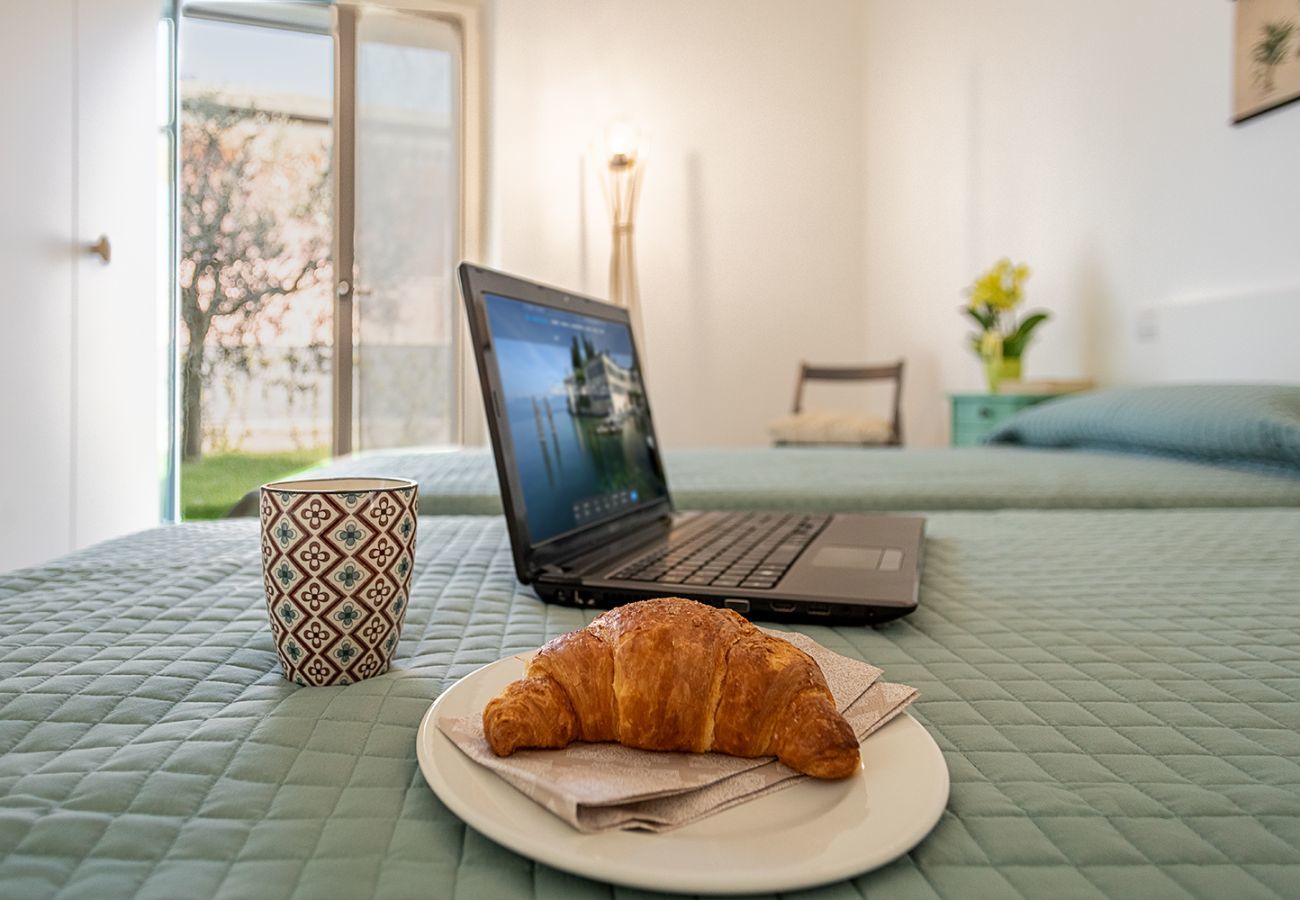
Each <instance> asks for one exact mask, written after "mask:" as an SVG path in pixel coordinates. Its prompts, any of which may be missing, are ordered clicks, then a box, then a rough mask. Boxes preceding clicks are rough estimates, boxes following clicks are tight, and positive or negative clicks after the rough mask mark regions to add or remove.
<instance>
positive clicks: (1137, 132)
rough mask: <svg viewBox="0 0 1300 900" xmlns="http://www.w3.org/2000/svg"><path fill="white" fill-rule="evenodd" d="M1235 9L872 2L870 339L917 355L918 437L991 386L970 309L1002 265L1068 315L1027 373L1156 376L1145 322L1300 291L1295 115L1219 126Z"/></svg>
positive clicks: (943, 425)
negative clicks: (1243, 298)
mask: <svg viewBox="0 0 1300 900" xmlns="http://www.w3.org/2000/svg"><path fill="white" fill-rule="evenodd" d="M1233 9H1234V5H1233V4H1232V3H1229V2H1226V0H1053V2H1050V3H1046V2H1042V0H979V2H971V0H925V2H916V0H868V2H867V5H866V21H865V24H864V27H865V44H864V50H863V52H864V54H865V60H866V71H865V78H866V97H865V103H866V117H865V129H866V137H865V141H866V151H865V167H866V171H867V182H866V186H865V196H866V229H865V240H864V244H863V247H864V249H865V259H866V271H865V281H864V284H865V296H866V310H867V311H866V322H865V327H866V335H867V349H868V351H869V353H871V354H874V355H876V356H880V355H888V354H894V353H900V352H901V353H903V354H904V355H906V357H907V358H908V362H909V364H910V367H911V369H910V373H911V378H910V383H909V386H908V393H907V413H908V425H909V427H910V438H911V442H912V443H940V442H943V441H945V440H946V437H947V421H946V416H947V411H946V405H945V400H944V396H943V394H944V391H945V390H952V389H979V387H980V370H979V366H978V365H977V363H976V361H975V360H974V358H973V357H972V356H971V355H970V354H969V352H968V351H966V350H965V348H964V344H963V335H964V334H965V333H966V331H967V329H966V326H965V324H964V322H963V320H962V318H961V317H960V316H959V315H958V313H957V307H958V306H959V304H960V303H961V302H962V300H963V298H962V295H961V289H962V288H963V287H964V286H965V285H966V284H967V283H968V282H969V281H970V280H971V278H972V277H973V276H974V275H975V274H976V273H977V272H978V271H979V270H980V269H982V268H984V267H986V266H987V265H989V264H991V263H992V262H993V261H995V260H996V259H997V258H998V257H1000V256H1003V255H1010V256H1012V257H1013V258H1014V259H1016V260H1024V261H1027V262H1028V263H1029V264H1030V265H1031V266H1032V267H1033V268H1034V276H1033V278H1032V279H1031V281H1030V282H1029V300H1030V304H1031V305H1041V306H1044V307H1047V308H1049V309H1051V310H1052V311H1053V313H1054V315H1055V318H1054V321H1052V322H1050V323H1048V324H1047V325H1045V326H1044V327H1043V330H1042V331H1041V332H1040V334H1041V338H1040V339H1039V340H1038V342H1037V343H1036V344H1035V345H1033V346H1032V348H1031V349H1030V351H1029V355H1028V356H1027V357H1026V367H1027V371H1026V375H1027V377H1049V376H1063V377H1068V376H1092V377H1096V378H1098V379H1100V380H1101V381H1103V382H1106V383H1114V382H1130V381H1141V380H1146V379H1150V378H1154V377H1157V376H1158V375H1159V372H1158V371H1156V364H1155V363H1154V361H1153V360H1154V358H1155V357H1156V356H1157V355H1158V354H1155V353H1153V352H1152V348H1151V346H1150V344H1149V343H1147V342H1144V341H1143V340H1141V339H1140V338H1139V323H1140V322H1142V321H1144V318H1143V317H1144V313H1145V311H1147V310H1150V309H1154V308H1161V307H1165V306H1167V305H1170V304H1176V303H1179V302H1181V301H1182V300H1184V299H1187V298H1190V297H1205V296H1213V297H1223V296H1233V295H1237V294H1241V295H1245V294H1250V293H1254V292H1257V291H1260V290H1267V289H1271V288H1285V287H1288V286H1295V285H1300V249H1298V248H1300V213H1298V212H1297V211H1300V169H1298V168H1297V160H1300V106H1292V107H1289V108H1284V109H1281V110H1278V111H1276V112H1274V113H1270V114H1268V115H1266V116H1264V117H1262V118H1259V119H1256V120H1254V121H1251V122H1248V123H1246V124H1244V125H1242V126H1239V127H1232V126H1230V125H1229V124H1228V122H1229V118H1230V96H1231V89H1232V84H1231V41H1232V15H1233ZM1296 295H1297V296H1300V293H1297V294H1296ZM1146 321H1150V316H1147V317H1146ZM1223 329H1224V336H1225V342H1224V345H1223V347H1224V349H1223V352H1225V353H1249V352H1250V350H1249V349H1248V348H1245V347H1235V346H1233V344H1232V342H1231V340H1230V337H1231V332H1232V329H1231V323H1230V322H1225V323H1223ZM1296 344H1297V347H1298V348H1300V339H1297V341H1296Z"/></svg>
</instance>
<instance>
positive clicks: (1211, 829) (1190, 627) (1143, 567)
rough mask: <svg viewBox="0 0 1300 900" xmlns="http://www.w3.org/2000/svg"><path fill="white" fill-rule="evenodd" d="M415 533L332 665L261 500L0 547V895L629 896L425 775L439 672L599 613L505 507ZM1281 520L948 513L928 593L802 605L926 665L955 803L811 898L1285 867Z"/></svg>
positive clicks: (1293, 721) (1274, 884)
mask: <svg viewBox="0 0 1300 900" xmlns="http://www.w3.org/2000/svg"><path fill="white" fill-rule="evenodd" d="M419 528H420V538H419V547H418V550H417V560H416V569H415V576H414V582H413V585H412V595H411V605H410V612H409V615H408V618H407V621H406V625H405V629H404V631H403V634H402V640H401V643H400V645H399V648H398V655H397V659H396V661H395V663H394V666H395V668H394V670H393V671H391V672H389V673H387V674H385V675H382V676H379V677H377V678H374V679H371V680H368V681H364V682H360V683H358V684H354V685H350V686H347V687H330V688H298V687H295V686H294V685H292V684H289V683H287V682H285V681H283V680H282V679H281V678H280V675H279V673H278V671H276V666H275V655H274V651H273V648H272V644H271V636H270V631H269V628H268V626H267V623H266V619H265V615H266V614H265V606H264V604H263V602H262V588H261V583H260V574H259V563H258V539H257V528H256V523H255V522H251V521H235V522H222V523H212V524H190V525H184V526H177V527H172V528H167V529H159V530H155V531H151V532H146V533H143V534H141V535H136V536H133V537H131V538H126V539H122V540H118V541H114V542H111V543H108V544H104V545H100V546H98V547H95V548H91V549H89V550H87V551H84V552H81V553H78V554H74V555H72V556H69V557H66V558H63V559H61V560H59V561H57V562H54V563H51V564H49V565H46V566H44V567H41V568H38V569H28V570H24V571H20V572H16V573H12V574H8V575H4V576H0V620H2V621H3V622H4V629H3V632H0V896H3V897H6V898H27V897H47V896H52V895H55V894H58V895H59V896H69V897H95V898H103V897H127V896H139V897H145V898H151V897H167V898H173V897H199V896H210V895H216V896H223V897H266V898H276V897H347V898H353V897H366V896H371V895H376V896H386V897H407V896H431V897H458V898H477V897H503V898H527V897H540V898H568V897H583V898H597V897H611V896H622V897H630V896H632V895H633V893H634V892H629V891H623V890H616V889H613V888H611V887H609V886H608V885H602V884H597V883H594V882H589V881H585V880H582V879H579V878H575V877H572V876H569V875H566V874H564V873H561V872H557V871H554V870H552V869H549V868H547V867H545V866H541V865H536V864H534V863H532V862H530V861H529V860H526V859H523V858H521V857H518V856H516V855H514V854H512V853H510V852H509V851H506V850H504V849H502V848H500V847H498V846H496V845H494V844H492V843H491V842H490V841H488V840H486V839H485V838H483V837H481V836H479V835H477V834H476V833H474V832H472V831H470V830H468V829H466V828H465V827H464V826H463V825H462V824H461V823H460V822H459V821H458V820H457V819H456V818H455V817H454V816H453V815H451V814H450V813H449V812H448V811H447V810H446V809H445V808H444V807H443V806H442V805H441V804H440V803H439V802H438V800H437V799H436V798H435V797H434V795H433V793H432V792H431V791H430V790H429V789H428V788H427V787H426V786H425V784H424V782H423V780H422V778H421V776H420V773H419V771H418V768H417V766H416V761H415V748H414V737H415V729H416V726H417V723H418V722H419V720H420V717H421V716H422V715H423V713H424V712H425V710H426V709H427V708H428V705H429V703H430V702H431V701H432V699H433V698H434V697H436V696H437V695H438V693H439V692H440V691H442V690H443V689H444V688H445V687H447V686H448V685H449V684H451V683H452V682H453V681H454V680H455V679H457V678H459V677H461V676H463V675H465V674H468V673H469V672H470V671H472V670H473V669H474V668H476V667H477V666H479V665H481V664H483V663H486V662H489V661H492V660H495V659H497V658H499V657H500V656H502V655H504V654H509V653H517V652H521V651H525V650H528V649H530V648H533V647H536V646H537V645H539V644H540V643H542V642H543V641H545V640H547V639H549V638H551V637H553V636H555V635H557V634H560V633H561V632H564V631H567V630H570V629H573V628H577V627H580V626H582V625H583V624H585V623H586V622H587V621H588V620H589V619H590V618H591V615H592V614H591V613H585V612H581V611H578V610H573V609H565V608H560V607H549V606H545V605H543V604H541V603H540V602H538V601H537V600H536V599H534V598H533V597H532V596H531V594H530V593H529V592H528V591H527V590H526V589H524V588H522V587H520V586H519V585H517V584H516V582H515V580H514V576H513V573H512V569H511V563H510V558H509V553H508V548H507V546H506V542H505V536H504V530H503V528H502V525H501V523H500V522H499V521H498V520H495V519H434V518H427V519H422V520H421V521H420V524H419ZM1297 546H1300V511H1293V510H1254V511H1213V512H1210V511H1178V512H1071V513H1061V512H1007V513H995V514H994V513H952V514H945V515H936V516H933V517H932V518H931V519H930V523H929V539H928V546H927V554H928V556H927V560H926V567H925V575H924V583H923V589H922V602H921V608H920V609H919V610H918V611H917V613H916V614H915V615H913V616H911V617H910V618H908V619H905V620H902V621H900V622H897V623H894V624H892V625H890V626H889V627H887V628H885V629H883V630H880V631H870V630H861V629H848V628H845V629H839V628H827V627H813V628H805V629H800V630H804V631H806V632H807V633H809V634H810V635H812V636H813V637H814V638H816V639H817V640H818V641H820V642H822V643H823V644H825V645H826V646H827V647H829V648H831V649H833V650H835V651H837V652H840V653H845V654H852V655H856V656H859V657H862V658H865V659H867V660H870V661H871V662H873V663H875V664H877V665H880V666H883V667H884V668H885V670H886V671H887V672H888V673H889V674H890V676H891V678H895V679H897V680H899V681H903V682H906V683H909V684H913V685H916V686H917V687H919V688H920V689H921V691H922V699H921V700H920V701H919V702H918V704H917V705H916V706H915V707H914V708H913V710H914V712H913V714H914V715H915V716H916V717H917V718H918V719H920V720H921V721H922V722H923V723H924V724H925V725H926V726H927V727H928V728H929V729H930V731H931V733H932V734H933V735H934V736H935V738H936V740H937V741H938V742H939V744H940V746H941V747H942V748H943V751H944V754H945V756H946V759H947V762H948V766H949V768H950V770H951V773H952V795H951V799H950V801H949V806H948V809H947V811H946V812H945V813H944V815H943V818H942V819H941V821H940V822H939V824H938V826H937V827H936V829H935V830H934V832H933V833H932V834H931V835H930V836H929V837H928V838H927V839H926V840H925V841H924V842H922V843H921V844H920V845H919V846H918V847H917V848H916V849H914V850H913V851H912V852H911V853H910V854H908V855H907V856H905V857H904V858H902V859H900V860H898V861H897V862H895V863H894V864H892V865H890V866H888V867H886V868H884V869H881V870H879V871H877V872H873V873H869V874H867V875H865V876H863V877H860V878H858V879H856V880H853V881H851V882H843V883H841V884H838V885H835V886H831V887H829V888H826V889H825V890H823V891H821V892H818V893H816V894H810V895H809V896H816V897H820V898H831V897H833V898H840V897H857V896H871V897H878V896H887V897H917V898H932V897H963V898H965V897H980V896H988V897H1006V896H1017V895H1021V896H1030V897H1043V896H1059V897H1092V896H1106V897H1155V896H1158V897H1173V896H1202V897H1216V898H1220V897H1234V898H1238V897H1282V896H1295V891H1296V885H1298V884H1300V642H1298V641H1297V638H1296V635H1297V633H1300V559H1298V557H1297V554H1296V552H1295V551H1296V547H1297ZM636 896H641V895H640V894H636Z"/></svg>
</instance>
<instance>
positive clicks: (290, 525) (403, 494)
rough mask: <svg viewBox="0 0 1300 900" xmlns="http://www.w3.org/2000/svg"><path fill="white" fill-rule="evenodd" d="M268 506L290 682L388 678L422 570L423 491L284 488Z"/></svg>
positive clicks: (362, 486)
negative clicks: (418, 556)
mask: <svg viewBox="0 0 1300 900" xmlns="http://www.w3.org/2000/svg"><path fill="white" fill-rule="evenodd" d="M260 499H261V502H260V505H259V508H260V512H261V523H262V534H261V544H262V565H263V569H262V571H263V582H264V584H265V587H266V604H267V614H268V617H269V620H270V622H271V634H272V638H273V640H274V642H275V648H276V655H277V656H278V657H279V659H280V664H281V667H282V670H283V674H284V677H285V678H287V679H288V680H290V681H293V682H294V683H296V684H301V685H343V684H351V683H353V682H355V681H360V680H362V679H365V678H371V677H374V676H375V675H380V674H383V673H384V672H386V671H388V668H389V666H390V665H391V663H392V659H393V654H394V653H395V651H396V649H397V646H398V638H399V636H400V633H401V627H402V623H403V622H404V621H405V619H406V607H407V598H408V597H409V596H410V587H411V575H412V571H413V569H414V559H415V532H416V523H417V516H418V514H419V510H418V496H417V492H416V490H415V485H414V483H413V482H410V481H405V480H402V479H390V478H373V479H371V478H364V479H363V478H344V479H313V480H311V481H298V482H293V481H289V482H277V483H275V484H272V485H267V486H265V487H263V488H262V492H261V498H260Z"/></svg>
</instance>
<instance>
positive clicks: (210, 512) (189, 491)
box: [181, 447, 329, 519]
mask: <svg viewBox="0 0 1300 900" xmlns="http://www.w3.org/2000/svg"><path fill="white" fill-rule="evenodd" d="M328 456H329V450H327V449H326V448H324V447H321V448H319V449H316V450H299V451H294V452H292V453H214V454H211V455H208V456H205V457H203V459H201V460H199V461H198V462H192V463H182V464H181V518H184V519H219V518H221V517H222V516H224V515H225V514H226V513H227V512H228V511H229V510H230V507H232V506H234V505H235V501H237V500H238V499H239V498H240V497H242V496H244V494H246V493H248V492H249V491H251V490H252V489H253V488H255V487H260V486H261V485H263V484H266V482H268V481H275V480H276V479H277V478H283V477H285V476H286V475H293V474H294V473H295V472H299V471H301V470H302V469H305V468H307V467H308V466H314V465H316V464H317V463H318V462H320V461H321V460H323V459H325V458H326V457H328Z"/></svg>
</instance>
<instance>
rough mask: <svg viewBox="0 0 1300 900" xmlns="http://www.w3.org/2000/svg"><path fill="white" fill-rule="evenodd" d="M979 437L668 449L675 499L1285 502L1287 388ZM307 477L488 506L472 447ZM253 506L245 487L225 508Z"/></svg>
mask: <svg viewBox="0 0 1300 900" xmlns="http://www.w3.org/2000/svg"><path fill="white" fill-rule="evenodd" d="M992 441H993V443H991V444H990V445H988V446H982V447H963V448H919V449H910V448H909V449H896V448H881V449H871V450H864V449H861V448H789V447H778V448H747V449H746V448H742V449H708V450H671V449H670V450H667V451H666V452H665V454H664V466H665V468H666V469H667V472H668V480H669V485H670V486H671V488H672V491H673V498H674V501H675V502H676V505H677V506H678V507H679V508H682V509H811V510H819V511H828V512H857V511H869V510H940V509H1058V508H1059V509H1144V508H1187V507H1250V506H1300V387H1289V386H1284V385H1282V386H1280V385H1218V386H1195V385H1193V386H1174V387H1156V388H1137V389H1120V390H1110V391H1101V392H1097V393H1094V394H1089V395H1086V396H1080V397H1072V398H1068V399H1065V400H1059V401H1056V402H1053V403H1047V404H1042V405H1040V406H1036V407H1033V408H1031V409H1029V410H1026V411H1025V412H1023V413H1021V414H1020V415H1018V416H1017V417H1015V418H1014V419H1013V420H1012V421H1010V422H1008V423H1006V424H1005V425H1003V426H1002V427H1001V428H999V429H998V430H997V431H996V432H995V433H994V434H993V435H992ZM303 474H304V475H310V476H311V477H330V476H353V475H389V476H398V477H403V478H410V479H413V480H415V481H417V482H418V483H419V484H420V503H421V509H422V510H423V511H424V512H426V513H434V514H441V515H461V514H465V515H478V514H497V513H500V512H501V501H500V495H499V493H498V487H497V476H496V469H495V466H494V463H493V459H492V452H491V451H490V450H488V449H483V448H468V449H456V450H447V449H443V450H438V449H415V450H392V451H376V452H370V453H359V454H356V455H353V456H349V457H345V458H342V459H339V460H336V461H333V462H330V463H328V464H326V465H323V466H320V467H317V468H314V469H311V470H309V472H307V473H303ZM231 514H232V515H236V516H255V515H256V514H257V497H256V492H255V491H253V492H250V494H249V495H247V496H246V497H244V498H243V499H242V500H241V501H240V502H239V503H238V504H237V505H236V506H235V508H234V509H233V510H232V511H231Z"/></svg>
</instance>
